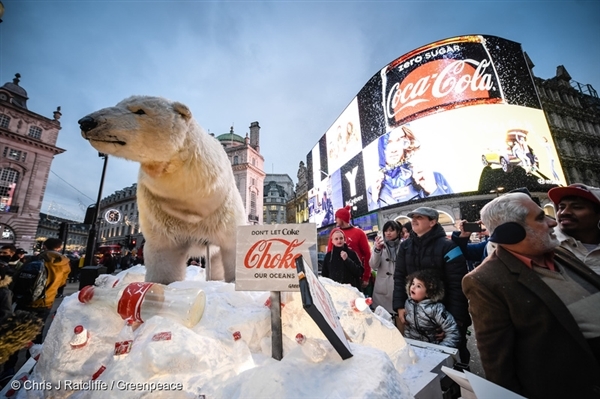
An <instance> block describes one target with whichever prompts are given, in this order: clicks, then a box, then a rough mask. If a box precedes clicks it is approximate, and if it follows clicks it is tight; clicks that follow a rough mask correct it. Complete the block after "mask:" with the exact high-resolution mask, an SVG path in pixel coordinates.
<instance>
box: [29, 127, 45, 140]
mask: <svg viewBox="0 0 600 399" xmlns="http://www.w3.org/2000/svg"><path fill="white" fill-rule="evenodd" d="M29 137H32V138H34V139H38V140H39V139H41V138H42V128H40V127H38V126H30V127H29Z"/></svg>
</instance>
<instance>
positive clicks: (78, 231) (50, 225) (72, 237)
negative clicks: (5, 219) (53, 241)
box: [35, 212, 90, 253]
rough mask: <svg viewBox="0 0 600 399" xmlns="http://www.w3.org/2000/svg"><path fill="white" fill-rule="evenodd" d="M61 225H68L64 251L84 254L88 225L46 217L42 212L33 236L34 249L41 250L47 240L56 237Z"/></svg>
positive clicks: (50, 216) (55, 217)
mask: <svg viewBox="0 0 600 399" xmlns="http://www.w3.org/2000/svg"><path fill="white" fill-rule="evenodd" d="M61 223H66V224H67V225H68V230H67V239H66V241H65V250H66V251H69V252H79V253H81V252H84V251H85V247H86V244H87V237H88V232H89V228H90V226H89V225H85V224H83V223H80V222H76V221H74V220H68V219H63V218H59V217H57V216H52V215H48V214H46V213H42V212H40V220H39V223H38V227H37V231H36V234H35V241H36V246H35V249H36V250H40V249H41V248H42V244H43V243H44V241H46V240H47V239H48V238H56V237H58V236H59V228H60V224H61Z"/></svg>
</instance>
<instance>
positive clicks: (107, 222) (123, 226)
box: [96, 183, 143, 249]
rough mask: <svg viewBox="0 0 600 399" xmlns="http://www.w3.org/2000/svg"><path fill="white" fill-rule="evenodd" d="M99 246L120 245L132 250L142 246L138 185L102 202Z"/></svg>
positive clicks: (124, 189)
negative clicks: (129, 247) (129, 246)
mask: <svg viewBox="0 0 600 399" xmlns="http://www.w3.org/2000/svg"><path fill="white" fill-rule="evenodd" d="M98 217H99V219H100V226H99V228H98V238H97V241H96V242H97V243H98V245H113V244H120V245H123V247H127V246H128V245H129V244H131V243H133V242H135V245H134V246H133V245H132V246H131V248H132V249H133V248H139V247H140V246H141V245H142V241H143V236H142V232H141V229H140V225H139V213H138V209H137V184H135V183H134V184H132V185H131V186H129V187H125V188H123V189H121V190H119V191H115V192H114V193H112V194H111V195H109V196H108V197H105V198H103V199H102V200H101V201H100V211H99V212H98Z"/></svg>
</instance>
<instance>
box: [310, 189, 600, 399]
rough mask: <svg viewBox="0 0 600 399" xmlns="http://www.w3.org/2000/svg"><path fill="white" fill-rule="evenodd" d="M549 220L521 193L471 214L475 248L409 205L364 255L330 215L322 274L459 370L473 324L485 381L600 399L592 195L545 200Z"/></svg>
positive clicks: (562, 192)
mask: <svg viewBox="0 0 600 399" xmlns="http://www.w3.org/2000/svg"><path fill="white" fill-rule="evenodd" d="M548 197H549V198H550V200H551V201H552V203H553V204H554V207H555V211H556V212H555V213H556V218H554V217H552V216H549V215H547V214H546V213H545V212H544V210H543V209H542V208H541V207H540V206H539V202H538V201H536V200H534V198H532V196H531V194H530V193H529V191H528V190H527V189H525V188H522V189H517V190H513V191H512V192H509V193H507V194H505V195H502V196H500V197H497V198H495V199H494V200H492V201H490V202H489V203H488V204H486V205H485V206H484V207H483V208H482V209H481V212H480V214H481V220H480V221H479V222H478V224H479V225H480V226H481V231H480V232H479V233H477V235H478V239H479V240H478V242H471V240H470V238H471V237H472V234H474V233H472V232H471V231H467V230H466V229H465V228H464V226H466V224H465V223H466V221H465V220H462V221H459V222H458V223H457V231H455V232H453V233H452V235H451V236H450V237H448V236H447V234H446V231H445V230H444V228H443V227H442V226H441V225H440V223H439V213H438V211H437V210H435V209H433V208H429V207H418V208H417V209H415V210H414V211H412V212H410V213H408V215H407V216H408V217H409V218H410V219H411V221H410V222H409V223H407V224H406V225H404V226H402V225H400V224H399V223H398V222H396V221H387V222H386V223H385V224H384V226H383V229H382V233H381V234H378V235H377V236H376V237H375V240H374V242H373V245H372V249H371V250H369V249H368V247H369V243H368V240H367V237H366V234H365V233H364V232H363V231H362V230H361V229H360V228H358V227H356V226H352V225H351V224H350V223H349V221H350V209H349V207H346V208H342V209H338V211H337V212H336V213H335V222H336V228H334V229H333V230H332V232H331V234H330V238H329V243H328V246H327V254H326V255H325V260H324V265H323V272H322V276H324V277H329V278H331V279H333V280H335V281H338V282H339V283H342V284H350V285H352V286H354V287H356V288H357V289H359V290H361V291H363V292H364V293H365V295H368V294H369V288H368V285H369V277H370V276H371V271H373V272H374V273H373V274H376V277H375V281H374V284H373V287H372V299H373V301H372V307H373V308H376V307H378V306H381V307H383V308H384V309H385V310H387V311H388V313H389V314H390V315H391V316H392V317H395V318H396V321H397V325H398V328H399V329H400V330H401V332H402V333H403V335H404V336H405V337H406V338H411V339H416V340H421V341H426V342H430V343H435V344H439V345H444V346H449V347H453V348H456V349H458V353H459V356H460V360H461V363H462V365H461V366H462V367H463V368H468V364H469V361H470V353H469V351H468V350H467V345H466V342H467V336H468V334H469V331H468V327H469V326H470V325H471V323H472V324H473V328H474V331H475V338H476V340H477V349H478V351H479V355H480V358H481V363H482V366H483V369H484V372H485V377H486V378H487V379H488V380H490V381H492V382H494V383H496V384H498V385H500V386H502V387H504V388H507V389H509V390H511V391H513V392H516V393H518V394H520V395H523V396H525V397H527V398H565V397H573V398H574V397H577V398H600V310H599V309H600V275H599V274H600V188H596V187H591V186H587V185H584V184H572V185H570V186H567V187H556V188H553V189H551V190H550V191H549V192H548Z"/></svg>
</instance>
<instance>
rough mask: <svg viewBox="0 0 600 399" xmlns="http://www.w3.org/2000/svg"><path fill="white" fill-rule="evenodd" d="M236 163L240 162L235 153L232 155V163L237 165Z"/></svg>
mask: <svg viewBox="0 0 600 399" xmlns="http://www.w3.org/2000/svg"><path fill="white" fill-rule="evenodd" d="M238 163H240V157H238V156H237V155H235V156H234V157H233V164H234V165H237V164H238Z"/></svg>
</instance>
